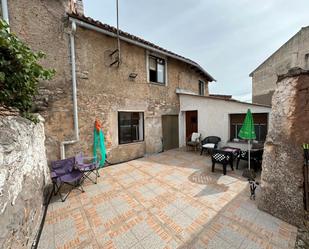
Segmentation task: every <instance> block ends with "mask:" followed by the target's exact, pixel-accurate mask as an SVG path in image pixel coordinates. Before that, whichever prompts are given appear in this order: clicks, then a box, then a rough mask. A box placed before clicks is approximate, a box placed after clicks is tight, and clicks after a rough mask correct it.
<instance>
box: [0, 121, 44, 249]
mask: <svg viewBox="0 0 309 249" xmlns="http://www.w3.org/2000/svg"><path fill="white" fill-rule="evenodd" d="M44 140H45V135H44V125H43V123H42V122H41V123H39V124H37V125H34V124H33V123H31V122H30V121H29V120H26V119H24V118H21V117H0V224H1V225H0V248H3V249H9V248H12V249H16V248H29V247H30V245H31V243H32V240H33V236H34V235H35V232H36V229H37V225H38V223H39V221H40V219H39V217H40V214H41V210H42V203H43V187H44V186H45V184H46V183H47V181H48V180H49V170H48V167H47V161H46V155H45V146H44Z"/></svg>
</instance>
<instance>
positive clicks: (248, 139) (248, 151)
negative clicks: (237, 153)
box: [248, 139, 251, 170]
mask: <svg viewBox="0 0 309 249" xmlns="http://www.w3.org/2000/svg"><path fill="white" fill-rule="evenodd" d="M250 161H251V160H250V139H248V163H249V170H250Z"/></svg>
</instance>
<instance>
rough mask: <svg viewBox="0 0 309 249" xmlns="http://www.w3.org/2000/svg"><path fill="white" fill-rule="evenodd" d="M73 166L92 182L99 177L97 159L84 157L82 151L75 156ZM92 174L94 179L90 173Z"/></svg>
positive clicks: (95, 182)
mask: <svg viewBox="0 0 309 249" xmlns="http://www.w3.org/2000/svg"><path fill="white" fill-rule="evenodd" d="M75 162H76V164H75V166H76V167H77V168H78V169H79V170H80V171H81V172H83V173H84V175H83V178H84V179H86V178H87V179H89V180H90V181H91V182H92V183H94V184H97V179H98V177H100V174H99V170H98V169H99V160H96V159H95V158H94V157H84V155H83V153H82V152H80V153H79V154H77V155H76V156H75ZM92 174H93V175H94V176H95V179H94V180H93V179H92V178H91V177H90V175H92Z"/></svg>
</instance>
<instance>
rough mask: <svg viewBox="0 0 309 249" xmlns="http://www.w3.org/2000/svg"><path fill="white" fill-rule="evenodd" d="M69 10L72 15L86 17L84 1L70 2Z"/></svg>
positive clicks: (70, 0) (72, 0) (75, 0)
mask: <svg viewBox="0 0 309 249" xmlns="http://www.w3.org/2000/svg"><path fill="white" fill-rule="evenodd" d="M69 9H70V12H71V13H75V14H79V15H84V4H83V0H69Z"/></svg>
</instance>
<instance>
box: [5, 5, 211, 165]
mask: <svg viewBox="0 0 309 249" xmlns="http://www.w3.org/2000/svg"><path fill="white" fill-rule="evenodd" d="M68 3H69V0H31V1H29V0H19V1H15V0H9V11H10V13H9V14H10V24H11V30H12V31H13V32H14V33H16V34H17V35H18V36H19V37H20V38H21V39H22V40H24V41H25V42H26V43H27V44H29V45H30V47H31V48H32V49H34V50H36V51H37V50H42V51H43V52H45V53H46V55H47V57H46V59H44V60H43V61H42V63H43V65H44V66H47V67H50V68H54V69H55V70H56V75H55V77H54V79H53V80H52V81H49V82H42V83H41V85H40V95H39V96H38V99H37V104H38V105H37V108H36V109H37V111H39V112H40V114H41V115H42V116H43V117H44V118H45V120H46V122H45V133H46V149H47V157H48V160H49V161H50V160H56V159H59V158H60V143H61V142H62V141H64V140H73V139H75V137H74V131H73V108H72V79H71V78H72V77H71V66H70V56H71V55H70V47H69V33H70V29H69V23H68V18H67V16H66V10H67V8H68V6H69V5H68ZM116 47H117V42H116V39H115V38H111V37H109V36H106V35H103V34H100V33H98V32H94V31H90V30H85V29H81V28H78V29H77V32H76V58H77V90H78V111H79V124H80V137H81V140H80V142H79V143H77V144H74V145H68V146H66V151H67V153H66V155H67V156H72V155H74V154H75V153H76V152H79V151H84V152H85V153H86V154H91V151H92V144H93V138H92V136H93V134H92V133H93V123H94V120H95V118H96V117H97V118H99V119H100V120H101V121H102V122H103V127H104V133H105V135H106V145H107V149H108V156H109V159H110V160H111V161H112V162H117V161H118V162H119V161H123V160H128V159H133V158H135V157H139V156H143V155H144V154H145V153H146V152H147V153H153V152H159V151H161V149H162V142H161V137H162V128H161V122H162V121H161V116H162V115H165V114H178V113H179V99H178V97H177V95H176V87H181V88H183V89H188V90H192V91H194V92H196V93H198V80H200V79H201V80H204V81H205V82H206V87H205V92H206V93H205V94H206V95H208V85H207V80H206V79H205V78H204V77H202V76H201V75H200V74H199V73H197V72H196V71H194V70H193V69H191V68H190V66H189V65H187V64H185V63H183V62H180V61H177V60H174V59H170V58H167V71H168V84H167V86H158V85H154V84H149V83H148V82H147V70H146V50H145V49H142V48H140V47H137V46H133V45H130V44H128V43H126V42H121V51H122V63H121V66H120V67H119V68H117V67H109V64H110V61H109V54H110V53H111V52H112V51H113V50H114V49H116ZM132 72H135V73H137V74H138V76H137V78H136V79H135V80H129V74H130V73H132ZM119 110H131V111H142V112H144V117H145V134H144V136H145V141H144V142H142V143H136V144H131V145H118V126H117V125H118V120H117V112H118V111H119Z"/></svg>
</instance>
